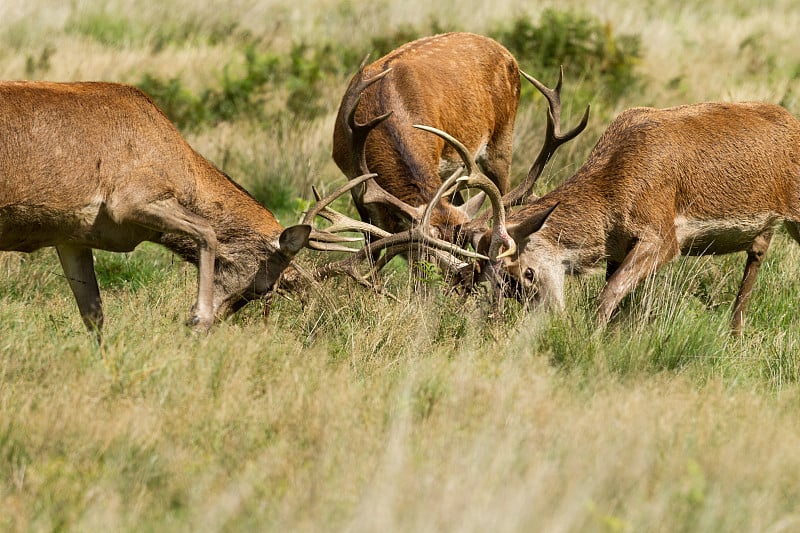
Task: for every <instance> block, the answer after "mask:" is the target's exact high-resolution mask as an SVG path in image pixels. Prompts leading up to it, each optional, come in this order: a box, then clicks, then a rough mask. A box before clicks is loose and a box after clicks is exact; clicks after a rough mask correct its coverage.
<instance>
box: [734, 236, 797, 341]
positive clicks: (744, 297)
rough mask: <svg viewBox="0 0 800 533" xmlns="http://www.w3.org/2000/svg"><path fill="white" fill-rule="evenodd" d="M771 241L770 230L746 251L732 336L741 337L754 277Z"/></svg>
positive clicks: (735, 306)
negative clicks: (745, 261)
mask: <svg viewBox="0 0 800 533" xmlns="http://www.w3.org/2000/svg"><path fill="white" fill-rule="evenodd" d="M795 229H796V228H795ZM790 233H791V231H790ZM771 240H772V230H770V231H767V232H764V233H762V234H761V235H759V236H758V237H756V239H755V241H753V245H752V246H751V247H750V249H749V250H748V251H747V263H746V264H745V267H744V276H743V277H742V284H741V285H740V286H739V294H737V295H736V302H735V303H734V304H733V318H731V331H732V332H733V334H734V335H741V333H742V324H743V323H744V312H745V310H746V309H747V304H748V302H749V301H750V295H751V293H752V292H753V285H754V284H755V282H756V276H758V269H759V268H761V263H762V262H763V261H764V256H765V255H766V253H767V249H768V248H769V243H770V241H771ZM795 240H797V239H795Z"/></svg>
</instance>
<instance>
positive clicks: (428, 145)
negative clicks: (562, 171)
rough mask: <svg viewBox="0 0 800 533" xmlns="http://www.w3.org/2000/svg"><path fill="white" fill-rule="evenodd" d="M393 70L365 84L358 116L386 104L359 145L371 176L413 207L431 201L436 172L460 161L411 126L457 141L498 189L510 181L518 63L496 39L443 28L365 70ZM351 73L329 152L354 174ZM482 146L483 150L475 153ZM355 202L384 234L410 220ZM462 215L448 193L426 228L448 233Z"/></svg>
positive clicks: (386, 208)
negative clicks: (476, 158)
mask: <svg viewBox="0 0 800 533" xmlns="http://www.w3.org/2000/svg"><path fill="white" fill-rule="evenodd" d="M388 68H391V69H392V70H391V72H390V73H389V74H388V75H387V76H386V77H385V78H384V79H382V80H380V81H379V82H377V83H375V84H374V85H372V86H370V87H369V88H367V89H366V90H365V91H364V94H363V95H362V97H361V100H360V103H359V104H358V109H357V113H356V119H357V120H358V121H359V122H362V123H363V122H366V121H368V120H370V119H372V118H374V117H377V116H379V115H382V114H384V113H386V112H388V111H391V112H392V115H391V116H390V117H389V118H388V119H387V120H385V121H384V122H382V123H381V124H380V125H378V126H377V127H376V128H375V130H374V131H373V132H372V133H371V134H370V136H369V138H368V141H367V143H366V148H365V152H366V162H367V168H368V169H369V171H371V172H375V173H377V175H378V177H377V178H376V181H377V183H378V184H379V185H380V186H381V187H383V188H384V189H385V190H386V191H388V192H389V193H390V194H392V195H394V196H396V197H397V198H399V199H400V200H402V201H403V202H405V203H406V204H409V205H410V206H414V207H416V206H422V205H425V204H427V203H428V202H429V201H430V200H431V198H433V196H434V194H435V193H436V190H437V189H438V188H439V186H440V185H441V183H442V181H443V180H442V176H443V175H445V174H449V173H451V172H452V171H453V170H455V169H456V168H457V167H458V165H460V163H461V159H460V158H459V156H458V154H456V152H455V151H454V150H453V149H452V148H451V147H449V146H447V145H446V143H445V142H444V141H443V140H442V139H441V138H438V137H436V136H434V135H431V134H430V133H427V132H424V131H420V130H417V129H415V128H413V125H414V124H422V125H426V126H432V127H435V128H437V129H440V130H443V131H445V132H447V133H449V134H451V135H452V136H454V137H456V138H457V139H459V140H460V141H461V142H462V143H464V145H465V146H466V147H467V148H468V150H469V151H470V152H471V153H472V154H474V155H479V156H480V157H479V162H480V164H481V166H482V168H483V170H484V172H485V173H486V175H487V176H488V177H489V178H490V179H491V180H492V181H493V182H494V183H495V184H496V185H497V186H498V188H499V189H500V191H501V193H505V192H507V190H508V186H509V173H510V167H511V150H512V137H513V127H514V119H515V115H516V111H517V105H518V103H519V94H520V79H519V72H518V67H517V62H516V60H515V59H514V58H513V56H512V55H511V54H510V53H509V52H508V50H506V49H505V48H503V47H502V46H501V45H500V44H498V43H497V42H495V41H493V40H491V39H489V38H487V37H482V36H480V35H474V34H471V33H447V34H443V35H436V36H433V37H426V38H423V39H419V40H417V41H413V42H411V43H408V44H405V45H403V46H401V47H400V48H398V49H397V50H394V51H393V52H390V53H389V54H387V55H386V56H384V57H382V58H381V59H379V60H377V61H375V62H374V63H372V64H370V65H368V66H366V67H365V69H364V75H365V77H371V76H375V75H377V74H379V73H381V72H382V71H384V70H385V69H388ZM356 78H357V76H356V77H354V78H353V80H352V81H351V83H350V86H349V87H348V90H347V92H346V93H345V95H344V97H343V100H342V106H341V107H340V109H339V115H338V116H337V119H336V124H335V128H334V133H333V158H334V160H335V162H336V164H337V165H338V166H339V168H340V169H341V170H342V172H344V174H345V175H346V176H347V177H348V178H350V179H352V178H353V177H355V176H357V175H359V174H360V170H361V169H360V168H359V157H360V154H357V153H355V150H354V147H353V144H352V142H351V139H350V135H349V126H348V124H347V116H346V109H345V107H346V105H345V104H346V102H348V101H352V99H353V98H354V97H355V96H357V95H354V94H352V93H353V91H354V90H356V89H354V88H355V87H356V85H357V84H356ZM479 153H480V154H479ZM354 199H355V202H356V204H357V207H358V210H359V213H360V214H361V217H362V219H365V220H367V221H370V222H372V223H373V224H375V225H378V226H380V227H382V228H384V229H386V230H387V231H390V232H397V231H400V230H401V229H404V228H405V227H407V225H408V222H409V221H408V220H407V217H405V216H403V215H401V214H400V213H398V212H397V211H395V210H394V209H393V208H392V207H391V206H390V205H388V204H385V203H379V204H376V203H366V204H365V202H364V201H363V198H362V197H361V195H359V194H358V193H356V192H354ZM467 221H468V218H467V217H465V215H464V213H462V212H461V211H459V210H457V209H455V208H454V207H453V206H452V205H451V204H450V203H449V202H448V201H447V200H444V201H443V202H442V207H441V208H437V210H436V211H435V212H434V213H433V216H432V222H431V225H432V226H433V227H434V228H437V230H438V231H439V233H440V235H442V236H443V237H446V236H447V235H448V234H449V233H451V232H452V228H454V227H456V226H458V225H460V224H463V223H465V222H467Z"/></svg>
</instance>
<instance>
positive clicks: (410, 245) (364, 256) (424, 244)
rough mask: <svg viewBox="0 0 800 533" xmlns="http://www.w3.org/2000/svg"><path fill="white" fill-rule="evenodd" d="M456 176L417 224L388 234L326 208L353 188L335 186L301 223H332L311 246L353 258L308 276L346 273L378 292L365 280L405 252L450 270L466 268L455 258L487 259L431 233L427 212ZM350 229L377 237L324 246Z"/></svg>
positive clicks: (438, 196)
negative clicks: (365, 266)
mask: <svg viewBox="0 0 800 533" xmlns="http://www.w3.org/2000/svg"><path fill="white" fill-rule="evenodd" d="M460 173H461V169H459V170H458V171H457V172H456V173H454V174H453V175H452V176H451V177H450V178H448V179H447V180H445V182H444V183H442V185H441V186H440V187H439V189H438V190H437V192H436V195H435V196H434V198H433V199H432V200H431V202H429V203H428V204H427V205H426V206H425V211H424V213H423V215H422V220H421V222H420V224H418V225H415V226H413V227H412V228H410V229H408V230H405V231H402V232H399V233H388V232H386V231H384V230H382V229H380V228H378V227H376V226H373V225H371V224H368V223H365V222H362V221H358V220H354V219H352V218H350V217H348V216H346V215H343V214H342V213H339V212H336V211H334V210H333V209H331V208H330V207H328V205H329V204H330V202H331V201H333V199H335V198H336V197H337V196H339V195H341V194H343V193H344V192H345V191H347V190H349V189H350V188H352V187H354V186H355V185H357V183H356V184H353V183H352V181H355V180H351V182H349V183H347V184H345V185H344V186H342V187H339V188H338V189H336V191H334V192H333V193H331V194H330V195H328V196H326V197H325V198H323V199H321V200H320V201H318V202H317V204H316V205H315V206H314V207H312V208H311V209H310V210H309V211H308V212H307V213H306V215H305V217H304V218H303V223H306V224H309V223H311V222H312V221H313V220H312V219H313V218H314V217H316V216H322V217H324V218H326V219H328V220H330V221H331V222H334V225H333V226H330V227H328V228H326V229H325V230H319V229H314V230H313V233H312V237H314V238H316V237H321V239H315V240H317V241H323V243H320V242H316V243H314V244H315V245H314V246H312V247H314V248H316V249H321V250H339V251H346V252H350V253H352V254H353V255H352V256H350V257H348V258H347V259H344V260H341V261H336V262H331V263H328V264H327V265H323V266H322V267H321V268H319V269H317V270H316V271H315V272H314V273H313V274H312V277H313V278H314V279H316V280H323V279H326V278H328V277H330V276H332V275H336V274H346V275H348V276H350V277H351V278H353V279H354V280H356V281H357V282H358V283H360V284H361V285H364V286H366V287H369V288H373V289H376V290H378V291H380V289H379V288H378V287H376V285H375V284H374V283H373V282H371V281H370V280H369V278H371V277H372V276H373V275H374V274H375V273H376V272H378V271H379V270H380V269H381V268H383V267H384V266H385V265H386V263H387V262H388V261H389V260H390V259H391V258H392V257H394V256H395V255H397V254H399V253H405V252H408V253H411V254H414V255H419V254H420V253H427V254H430V255H433V256H434V257H436V258H437V259H438V260H439V261H440V264H444V265H450V268H448V269H452V270H457V269H459V268H461V267H463V266H465V265H466V263H464V262H459V261H458V259H457V256H461V257H466V258H473V259H484V260H485V259H488V257H486V256H484V255H482V254H479V253H476V252H472V251H470V250H465V249H464V248H461V247H460V246H458V245H456V244H454V243H451V242H448V241H445V240H442V239H439V238H437V237H435V236H433V235H432V234H431V227H430V217H431V212H432V210H433V208H434V207H435V205H436V204H437V203H438V202H439V200H441V198H442V196H443V195H444V194H447V193H448V192H449V189H451V188H452V187H453V186H454V185H457V181H458V180H459V179H462V180H463V178H459V174H460ZM373 177H374V174H368V175H364V176H360V177H359V178H356V180H359V182H363V181H365V180H368V179H371V178H373ZM487 181H488V179H487ZM490 183H491V182H490ZM458 185H460V184H458ZM498 198H499V193H498ZM354 230H355V231H366V232H368V233H370V234H371V235H374V236H377V237H379V238H378V239H377V240H375V241H374V242H371V243H368V244H366V245H364V246H362V247H360V248H351V247H346V246H337V245H331V244H328V243H331V242H334V239H331V240H324V239H330V238H331V237H334V238H335V237H337V236H336V235H329V234H332V233H334V232H338V231H354ZM357 240H360V239H357ZM335 242H341V241H335ZM317 244H321V246H320V247H318V246H316V245H317ZM381 252H383V256H381V257H378V254H380V253H381ZM372 257H378V259H377V260H376V262H375V264H374V265H373V266H372V268H371V269H370V271H369V272H368V273H367V274H361V272H360V271H359V266H360V265H361V263H362V262H364V261H366V260H368V259H371V258H372Z"/></svg>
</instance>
